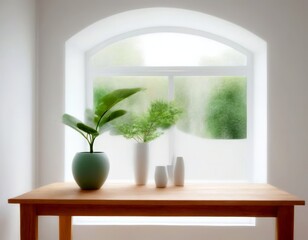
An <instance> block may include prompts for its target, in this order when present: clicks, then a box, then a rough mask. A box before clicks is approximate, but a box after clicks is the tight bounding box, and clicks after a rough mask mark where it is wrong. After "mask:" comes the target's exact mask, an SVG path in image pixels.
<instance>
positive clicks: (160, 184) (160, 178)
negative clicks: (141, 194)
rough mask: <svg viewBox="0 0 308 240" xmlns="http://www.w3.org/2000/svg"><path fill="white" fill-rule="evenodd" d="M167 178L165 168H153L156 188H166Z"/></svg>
mask: <svg viewBox="0 0 308 240" xmlns="http://www.w3.org/2000/svg"><path fill="white" fill-rule="evenodd" d="M167 183H168V176H167V169H166V167H165V166H157V167H156V168H155V184H156V187H157V188H164V187H166V186H167Z"/></svg>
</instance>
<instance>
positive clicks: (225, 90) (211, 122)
mask: <svg viewBox="0 0 308 240" xmlns="http://www.w3.org/2000/svg"><path fill="white" fill-rule="evenodd" d="M205 124H206V126H207V130H208V132H209V134H210V135H211V137H212V138H216V139H243V138H246V128H247V127H246V125H247V124H246V81H245V79H244V78H236V77H234V78H225V79H224V81H222V82H221V84H219V85H218V86H216V88H214V89H213V90H212V93H211V94H210V97H209V100H208V105H207V108H206V117H205Z"/></svg>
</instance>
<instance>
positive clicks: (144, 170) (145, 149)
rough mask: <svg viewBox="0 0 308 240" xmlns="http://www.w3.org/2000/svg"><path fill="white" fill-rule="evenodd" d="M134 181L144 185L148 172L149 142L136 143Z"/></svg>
mask: <svg viewBox="0 0 308 240" xmlns="http://www.w3.org/2000/svg"><path fill="white" fill-rule="evenodd" d="M134 165H135V169H134V171H135V183H136V185H146V184H147V181H148V172H149V144H148V143H137V144H136V148H135V163H134Z"/></svg>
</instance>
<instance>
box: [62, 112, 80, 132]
mask: <svg viewBox="0 0 308 240" xmlns="http://www.w3.org/2000/svg"><path fill="white" fill-rule="evenodd" d="M62 122H63V123H64V124H65V125H67V126H69V127H71V128H73V129H75V130H76V131H77V132H80V129H79V128H78V127H77V124H78V123H82V122H81V121H80V120H79V119H77V118H75V117H73V116H72V115H69V114H63V116H62Z"/></svg>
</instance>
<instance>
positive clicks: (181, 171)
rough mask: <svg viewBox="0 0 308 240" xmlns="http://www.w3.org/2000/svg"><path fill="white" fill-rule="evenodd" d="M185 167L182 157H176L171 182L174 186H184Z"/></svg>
mask: <svg viewBox="0 0 308 240" xmlns="http://www.w3.org/2000/svg"><path fill="white" fill-rule="evenodd" d="M184 178H185V167H184V159H183V157H177V158H176V162H175V167H174V176H173V182H174V185H175V186H184Z"/></svg>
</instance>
